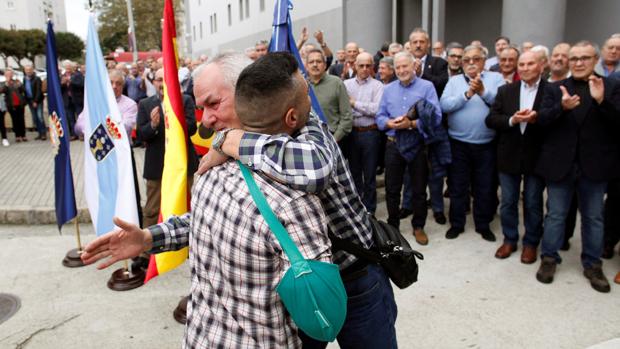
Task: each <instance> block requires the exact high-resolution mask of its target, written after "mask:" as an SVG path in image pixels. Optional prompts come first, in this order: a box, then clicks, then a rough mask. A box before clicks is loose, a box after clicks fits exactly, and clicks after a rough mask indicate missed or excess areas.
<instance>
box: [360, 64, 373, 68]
mask: <svg viewBox="0 0 620 349" xmlns="http://www.w3.org/2000/svg"><path fill="white" fill-rule="evenodd" d="M357 67H358V68H370V67H372V64H358V65H357Z"/></svg>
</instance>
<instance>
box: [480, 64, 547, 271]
mask: <svg viewBox="0 0 620 349" xmlns="http://www.w3.org/2000/svg"><path fill="white" fill-rule="evenodd" d="M517 69H518V71H519V76H521V79H522V80H521V81H515V82H513V83H510V84H508V85H504V86H502V87H500V88H499V89H498V90H497V96H496V97H495V102H494V103H493V107H492V108H491V112H490V114H489V116H487V118H486V120H485V121H486V125H487V127H489V128H492V129H495V130H496V132H497V168H498V170H499V182H500V185H501V188H502V198H501V206H500V217H501V222H502V232H503V233H504V243H503V244H502V245H501V246H500V247H499V249H497V252H496V253H495V257H497V258H500V259H504V258H507V257H509V256H510V255H511V254H512V252H514V251H516V250H517V243H518V242H519V197H520V192H521V190H520V189H521V179H522V178H523V182H524V184H523V192H524V200H523V213H524V214H523V215H524V217H525V220H524V225H525V235H524V236H523V251H522V253H521V262H522V263H526V264H531V263H534V262H535V261H536V258H537V257H536V250H537V248H538V243H539V242H540V238H541V237H542V219H543V189H544V187H545V183H544V180H543V179H542V178H541V177H539V176H537V175H535V174H534V167H535V166H536V160H538V155H539V154H540V146H541V143H542V139H543V134H542V130H541V129H540V127H539V125H538V124H537V122H536V119H537V116H538V111H539V110H540V103H541V102H542V96H543V92H544V89H545V87H546V84H547V82H546V81H545V80H544V79H541V74H542V70H543V66H542V62H541V61H540V60H539V59H538V57H537V55H536V53H534V52H525V53H524V54H522V55H521V57H519V61H518V64H517Z"/></svg>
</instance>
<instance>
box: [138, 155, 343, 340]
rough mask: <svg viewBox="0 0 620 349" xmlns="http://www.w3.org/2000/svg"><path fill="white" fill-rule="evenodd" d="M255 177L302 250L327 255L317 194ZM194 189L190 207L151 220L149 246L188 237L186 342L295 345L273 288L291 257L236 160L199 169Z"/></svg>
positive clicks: (177, 243) (171, 244)
mask: <svg viewBox="0 0 620 349" xmlns="http://www.w3.org/2000/svg"><path fill="white" fill-rule="evenodd" d="M254 177H255V179H256V182H257V184H258V186H259V187H260V188H261V191H262V192H263V194H264V195H265V197H266V198H267V202H268V203H269V205H270V206H271V208H272V209H273V211H274V212H275V213H276V215H277V216H278V218H279V220H280V222H282V224H283V225H284V227H285V228H286V229H287V231H288V232H289V234H290V235H291V238H292V239H293V241H295V244H296V245H297V247H298V248H299V250H300V251H301V253H302V254H303V255H304V257H305V258H308V259H316V260H322V261H326V262H329V261H330V260H331V252H330V247H331V245H330V242H329V239H328V237H327V234H326V233H325V232H326V231H327V229H326V228H327V227H326V224H327V222H326V219H325V214H324V212H323V208H322V207H321V202H320V200H319V199H318V198H317V197H316V196H314V195H311V194H306V193H304V192H301V191H296V190H293V189H291V188H289V187H287V186H285V185H282V184H279V183H276V182H273V181H272V182H266V181H265V180H264V179H262V178H260V176H254ZM192 194H193V195H192V212H191V213H188V214H185V215H184V216H181V217H173V218H171V219H169V220H168V221H167V222H165V223H161V224H159V225H156V226H153V227H149V230H150V231H151V233H152V234H153V249H152V250H151V251H153V252H162V251H167V250H175V249H178V248H181V247H184V246H187V244H188V242H189V245H190V256H189V260H190V267H191V273H192V287H191V292H190V302H189V303H188V308H187V327H186V329H185V343H184V347H186V348H300V347H301V341H300V339H299V337H298V335H297V327H296V326H295V324H294V323H293V321H292V320H291V318H290V316H289V315H288V313H287V312H286V310H285V308H284V305H283V304H282V302H281V301H280V297H279V295H278V294H277V292H276V286H277V285H278V283H279V282H280V280H281V278H282V276H283V275H284V272H285V271H286V270H287V268H288V267H289V266H290V263H289V261H288V259H287V256H286V255H285V254H284V252H283V251H282V248H281V247H280V244H279V242H278V240H277V239H276V237H275V235H273V233H272V232H271V230H270V229H269V227H268V225H267V223H266V222H265V220H264V219H263V217H262V216H261V214H260V212H259V211H258V208H257V207H256V205H255V203H254V200H253V199H252V196H251V195H250V193H249V191H248V187H247V185H246V183H245V181H244V179H243V177H242V175H241V171H240V170H239V167H238V165H237V164H236V163H235V162H232V161H229V162H227V163H225V164H224V165H222V166H218V167H216V168H214V169H212V170H210V171H209V172H207V173H206V174H205V175H203V176H200V177H199V178H198V180H197V181H196V183H195V185H194V188H193V191H192ZM190 215H191V216H190ZM190 217H191V220H190V219H188V218H190Z"/></svg>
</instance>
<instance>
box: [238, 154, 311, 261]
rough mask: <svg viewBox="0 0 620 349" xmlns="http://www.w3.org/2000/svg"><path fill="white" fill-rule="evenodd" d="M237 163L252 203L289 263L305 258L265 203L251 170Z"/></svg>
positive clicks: (265, 200)
mask: <svg viewBox="0 0 620 349" xmlns="http://www.w3.org/2000/svg"><path fill="white" fill-rule="evenodd" d="M237 164H238V165H239V168H240V169H241V174H242V175H243V179H245V183H246V184H247V185H248V189H249V190H250V194H251V195H252V199H254V203H255V204H256V207H258V210H259V211H260V213H261V214H262V215H263V218H264V219H265V222H267V225H268V226H269V229H271V231H272V232H273V235H275V236H276V238H277V239H278V241H279V242H280V246H282V249H283V250H284V253H286V255H287V256H288V259H289V261H290V262H291V265H292V264H294V263H295V262H298V261H303V260H305V258H304V256H303V255H302V254H301V252H299V249H298V248H297V246H296V245H295V242H293V239H291V237H290V235H289V234H288V231H286V228H284V226H283V225H282V223H280V220H278V217H277V216H276V215H275V213H273V210H272V209H271V207H270V206H269V204H268V203H267V199H266V198H265V196H264V195H263V193H262V192H261V191H260V189H259V188H258V185H257V184H256V181H255V180H254V177H253V176H252V172H250V170H249V169H248V168H247V167H245V165H243V164H242V163H241V162H240V161H239V160H237Z"/></svg>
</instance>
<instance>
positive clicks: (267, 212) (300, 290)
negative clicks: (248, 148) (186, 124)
mask: <svg viewBox="0 0 620 349" xmlns="http://www.w3.org/2000/svg"><path fill="white" fill-rule="evenodd" d="M237 163H238V165H239V168H240V169H241V173H242V174H243V178H244V179H245V182H246V183H247V185H248V189H249V190H250V194H251V195H252V199H254V203H255V204H256V206H257V207H258V210H259V211H260V213H261V214H262V216H263V218H264V219H265V221H266V222H267V225H268V226H269V229H271V231H272V232H273V234H274V235H275V236H276V238H277V239H278V241H279V242H280V246H282V249H283V250H284V253H286V255H287V256H288V259H289V261H290V262H291V267H290V268H289V269H288V270H287V271H286V273H284V276H283V277H282V280H280V283H279V284H278V286H277V287H276V291H277V292H278V294H279V295H280V298H281V299H282V303H284V306H285V307H286V309H287V310H288V312H289V314H290V315H291V318H292V319H293V321H294V322H295V324H296V325H297V327H299V328H300V329H301V330H302V331H304V333H306V334H307V335H308V336H310V337H312V338H314V339H316V340H320V341H326V342H331V341H333V340H334V339H336V336H337V335H338V332H340V329H342V325H343V324H344V320H345V317H346V315H347V293H346V291H345V289H344V284H343V283H342V278H341V277H340V271H339V270H338V266H337V265H336V264H332V263H325V262H319V261H315V260H308V259H304V257H303V255H302V254H301V252H299V249H298V248H297V246H296V245H295V242H293V240H292V239H291V237H290V236H289V234H288V232H287V231H286V229H285V228H284V226H283V225H282V223H280V221H279V220H278V217H276V215H275V214H274V213H273V211H272V210H271V207H269V204H268V203H267V199H265V196H264V195H263V193H262V192H261V191H260V189H259V188H258V185H257V184H256V181H254V178H253V177H252V173H251V172H250V170H248V169H247V168H246V167H245V166H244V165H243V164H242V163H241V162H239V161H237Z"/></svg>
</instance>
